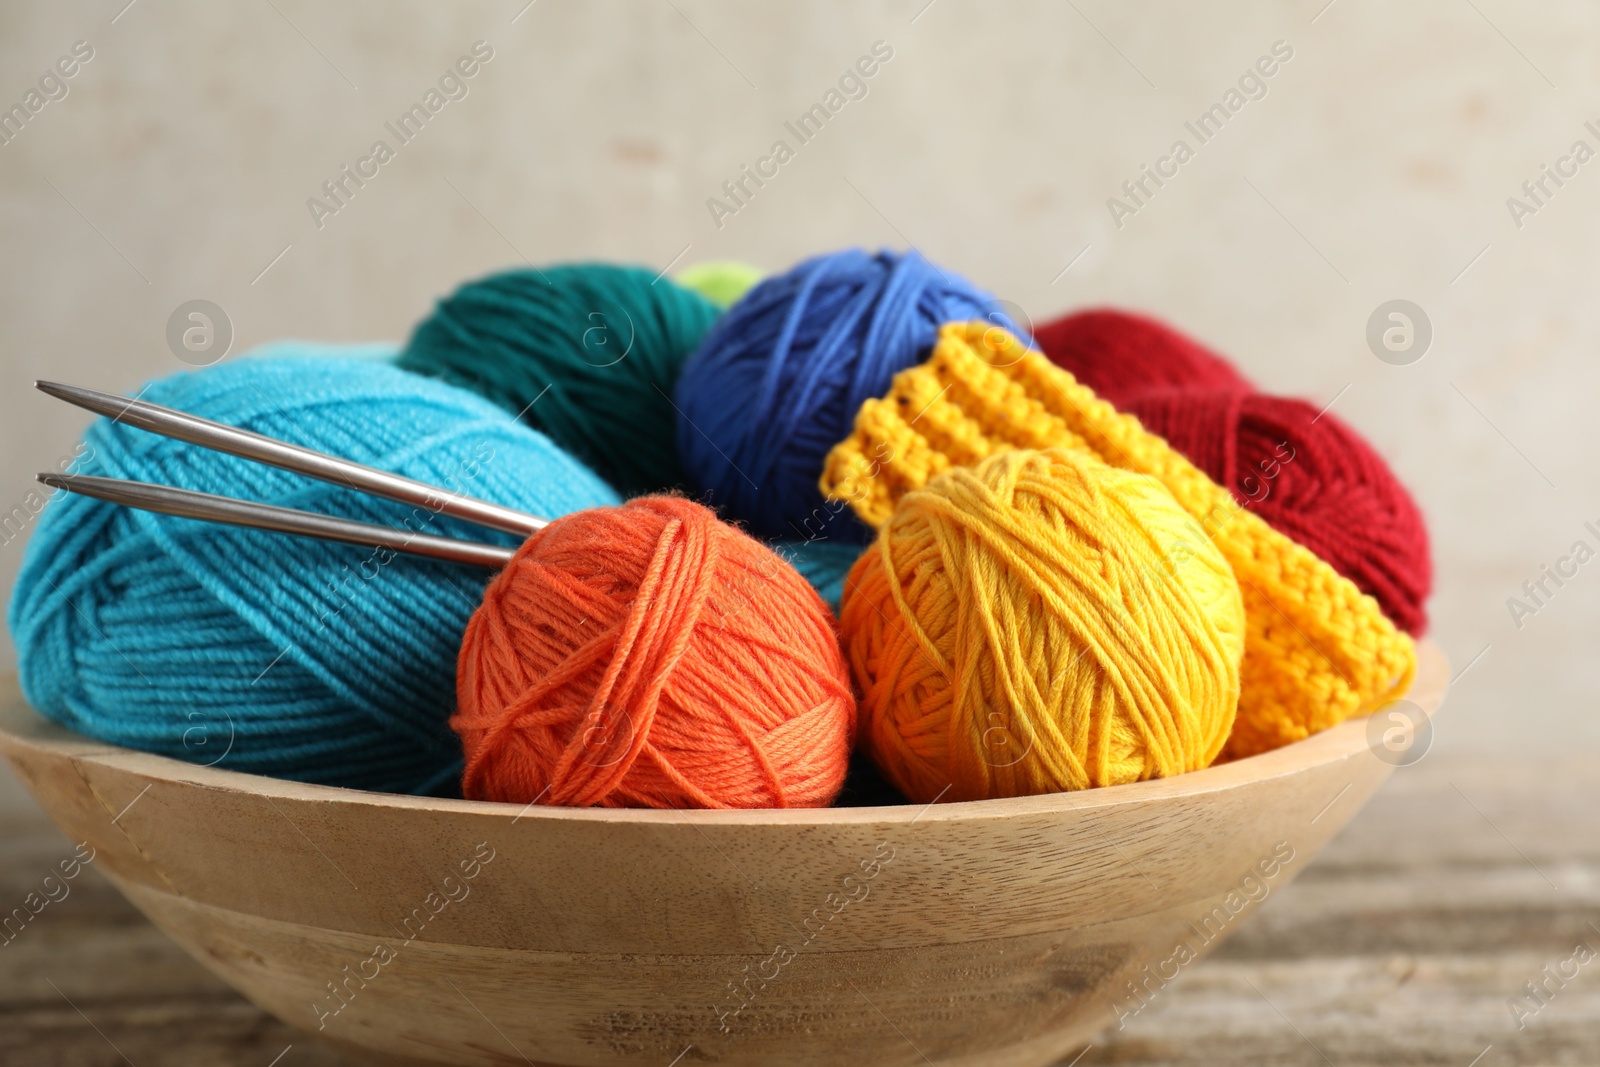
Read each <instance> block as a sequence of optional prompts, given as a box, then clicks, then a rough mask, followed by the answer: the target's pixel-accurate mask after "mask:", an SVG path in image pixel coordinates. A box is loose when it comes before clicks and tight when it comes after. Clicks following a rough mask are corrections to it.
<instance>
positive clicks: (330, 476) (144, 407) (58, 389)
mask: <svg viewBox="0 0 1600 1067" xmlns="http://www.w3.org/2000/svg"><path fill="white" fill-rule="evenodd" d="M33 385H34V388H35V389H38V390H39V391H40V392H43V393H48V394H49V395H51V396H53V397H55V398H57V399H58V400H65V401H66V402H67V403H69V404H74V405H76V406H78V407H80V408H84V409H86V410H88V411H92V412H94V413H96V414H97V415H104V416H105V417H106V418H108V419H112V420H113V421H116V422H124V423H127V424H128V425H130V426H135V427H138V428H139V429H141V430H149V431H150V432H151V433H156V434H160V435H161V436H163V437H171V438H174V439H176V440H179V441H186V442H188V443H189V444H192V445H200V446H201V447H202V448H210V449H214V450H216V451H218V452H226V453H228V454H229V455H231V456H239V457H241V458H243V459H249V460H255V461H256V462H258V463H265V464H267V465H269V466H272V467H278V468H280V469H281V470H286V471H293V472H294V473H296V474H304V475H306V476H307V477H309V478H316V479H318V480H320V481H324V482H332V483H333V484H335V485H344V486H348V487H349V488H352V489H359V490H362V491H364V492H368V493H372V494H374V495H376V496H381V497H386V498H388V499H390V500H398V501H400V502H401V503H403V504H416V505H419V506H421V507H425V508H427V509H428V510H429V511H432V512H435V513H443V514H445V515H450V516H453V517H455V518H458V519H465V520H466V521H468V522H474V523H477V524H478V525H480V526H487V527H489V528H490V529H494V530H504V531H506V532H507V533H514V534H519V535H521V536H523V537H527V536H528V535H530V534H532V533H535V532H536V531H538V530H541V529H543V528H544V527H545V526H546V525H547V522H546V520H544V519H541V518H539V517H538V516H537V515H529V514H526V513H525V512H521V511H517V510H516V509H515V508H508V507H503V506H502V505H500V504H494V503H490V502H489V501H487V500H479V499H477V498H475V497H470V496H465V495H463V494H460V493H450V492H447V491H446V490H443V489H439V488H437V487H435V486H432V485H428V484H426V483H425V482H418V481H413V480H412V479H410V478H405V477H402V476H400V475H398V474H390V473H389V472H387V471H380V470H376V469H374V468H372V467H366V466H363V465H362V464H360V463H355V462H352V461H350V460H347V459H339V458H338V457H336V456H329V455H325V454H323V453H321V452H317V451H314V450H312V449H309V448H302V447H301V446H299V445H291V444H289V443H288V442H287V441H279V440H276V439H275V438H271V437H266V436H263V435H262V434H258V433H251V432H250V431H249V430H241V429H239V428H238V427H237V426H227V425H224V424H223V423H220V422H212V421H211V420H210V419H202V418H201V417H199V416H198V415H190V414H189V413H188V412H185V411H176V410H174V409H172V408H167V407H162V406H161V405H160V404H152V403H150V402H149V401H146V400H129V399H128V398H126V397H121V396H118V395H116V394H115V393H103V392H101V391H100V390H98V389H85V388H83V387H82V386H77V385H62V384H61V383H59V382H34V383H33ZM157 488H165V487H164V486H158V487H157ZM181 491H182V490H174V492H181ZM217 499H227V498H225V497H219V498H217ZM360 543H363V544H365V543H366V542H360Z"/></svg>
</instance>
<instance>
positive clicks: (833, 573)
mask: <svg viewBox="0 0 1600 1067" xmlns="http://www.w3.org/2000/svg"><path fill="white" fill-rule="evenodd" d="M772 550H773V551H774V552H776V553H777V554H778V555H780V556H782V557H783V558H784V559H785V560H787V561H788V562H789V565H790V566H792V567H793V568H794V569H795V570H797V571H799V572H800V577H802V578H804V579H805V580H806V581H808V582H810V583H811V588H813V589H815V590H816V591H817V595H818V596H820V597H822V600H823V603H825V604H827V605H828V607H829V608H831V609H833V610H834V611H838V610H839V601H840V599H841V598H842V597H843V596H844V581H845V577H846V575H848V574H849V573H850V568H851V567H853V566H855V562H856V560H858V559H860V558H861V553H862V551H863V549H862V546H860V545H858V544H854V543H852V542H845V541H794V540H785V541H773V542H772Z"/></svg>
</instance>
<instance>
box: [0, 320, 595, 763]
mask: <svg viewBox="0 0 1600 1067" xmlns="http://www.w3.org/2000/svg"><path fill="white" fill-rule="evenodd" d="M318 351H319V349H318V347H317V346H304V350H303V351H302V353H301V355H303V356H312V357H315V356H316V355H317V352H318ZM142 395H143V398H144V399H146V400H150V401H152V402H154V403H157V404H165V405H167V406H170V407H175V408H178V409H180V410H183V411H188V412H192V413H194V414H197V415H201V416H204V417H206V418H210V419H215V420H217V421H219V422H224V423H228V424H230V425H234V426H240V427H243V428H245V429H249V430H254V431H256V432H258V433H263V434H267V435H269V436H272V437H277V438H280V439H282V440H286V441H290V442H293V443H295V444H301V445H305V446H307V447H310V448H314V449H318V450H320V451H324V452H328V453H331V454H333V455H337V456H342V457H345V458H348V459H353V460H356V461H357V462H360V463H365V464H369V465H371V466H374V467H379V468H382V469H384V470H389V471H394V472H396V473H399V474H403V475H406V476H408V477H411V478H416V479H418V480H420V481H424V482H428V483H430V484H433V485H439V486H442V487H444V488H447V489H454V490H457V491H459V492H463V493H467V494H469V495H472V496H478V497H482V498H484V499H487V500H493V501H496V502H498V503H502V504H506V505H509V506H511V507H515V508H519V509H522V510H525V511H529V512H532V513H533V514H536V515H541V516H544V517H546V518H554V517H556V516H560V515H564V514H567V513H568V512H572V511H576V510H580V509H583V508H589V507H596V506H602V505H612V504H616V503H618V502H619V500H618V497H617V495H616V493H615V492H613V491H612V490H611V489H610V488H609V487H608V486H606V485H605V483H603V482H602V481H601V480H600V479H599V478H598V477H596V476H595V475H594V474H592V473H591V472H590V471H589V470H587V469H586V468H584V467H583V466H582V465H580V464H579V463H578V462H576V461H575V460H574V459H572V458H571V457H570V456H568V455H567V454H566V453H564V452H562V451H561V450H560V449H559V448H557V447H556V446H555V445H554V444H552V443H551V442H550V441H549V440H548V439H546V438H545V437H544V436H542V435H541V434H539V433H537V432H535V431H533V430H529V429H528V428H526V427H524V426H520V425H518V424H517V423H515V422H514V421H512V419H511V418H510V417H509V416H507V415H506V414H505V413H504V412H502V411H501V410H500V409H498V408H496V407H495V406H494V405H492V404H490V403H489V402H488V401H485V400H483V399H481V398H480V397H476V396H473V395H472V394H470V393H468V392H466V391H464V390H461V389H456V388H454V387H452V386H449V385H445V384H443V383H441V382H435V381H429V380H427V379H424V378H420V377H417V376H415V375H411V374H407V373H405V372H404V371H400V370H397V369H395V368H393V367H390V366H386V365H384V364H382V363H375V362H358V361H343V360H321V359H317V358H286V359H253V358H252V359H240V360H237V361H230V362H228V363H224V364H220V365H218V366H215V367H212V368H209V369H206V370H202V371H198V372H191V373H185V374H179V375H176V376H173V377H170V378H165V379H161V380H158V381H155V382H153V383H151V384H150V385H149V386H148V387H147V389H146V391H145V392H144V393H143V394H142ZM85 444H86V446H87V447H86V449H85V452H84V458H85V462H83V463H81V464H80V466H79V470H80V472H81V473H85V474H99V475H107V476H111V477H118V478H129V479H133V480H136V481H144V482H157V483H162V484H166V485H174V486H179V487H181V488H186V489H197V490H201V491H204V492H211V493H218V494H221V495H225V496H236V497H241V498H244V499H249V500H259V501H263V502H266V503H270V504H277V505H281V506H284V507H292V508H299V509H303V510H310V511H318V512H324V513H327V514H334V515H340V516H344V517H348V518H354V519H359V520H362V521H365V522H374V523H382V524H384V525H388V526H393V527H404V528H407V529H411V530H415V531H419V532H424V533H433V534H439V535H442V536H450V537H466V538H472V539H475V540H486V541H496V542H498V543H501V544H508V545H509V544H515V543H516V538H515V537H514V536H513V535H509V534H503V533H496V532H493V531H489V530H485V529H483V528H482V527H478V526H473V525H470V524H467V523H462V522H459V521H456V520H453V519H448V518H443V517H440V516H437V515H434V514H433V513H432V512H430V511H429V510H427V509H425V508H421V509H419V508H414V507H411V506H408V505H403V504H396V503H393V502H390V501H384V500H378V499H375V498H373V497H369V496H367V495H365V494H362V493H358V492H355V491H353V490H350V489H346V488H343V487H339V486H335V485H331V484H328V483H324V482H318V481H313V480H311V479H308V478H304V477H301V476H299V475H294V474H288V473H285V472H283V471H280V470H275V469H273V468H271V467H266V466H263V465H261V464H257V463H251V462H248V461H245V460H242V459H236V458H234V457H231V456H225V455H222V454H220V453H217V452H212V451H208V450H206V449H202V448H198V447H196V446H193V445H187V444H183V443H181V442H177V441H173V440H170V439H167V438H164V437H159V436H156V435H154V434H150V433H146V432H144V431H141V430H136V429H132V428H130V427H128V426H126V425H124V424H120V423H112V422H110V421H108V420H105V419H101V420H98V421H97V422H95V423H94V424H93V425H92V426H91V427H90V429H89V431H88V433H87V434H86V436H85ZM490 577H491V575H490V572H488V571H486V570H483V569H480V568H475V567H467V566H462V565H457V564H450V563H443V562H434V561H429V560H421V559H416V558H413V557H410V556H404V555H397V554H393V553H388V552H385V551H384V550H374V549H368V548H362V547H358V546H351V545H340V544H332V543H328V542H324V541H318V540H313V539H309V538H302V537H294V536H287V535H282V534H273V533H265V532H257V531H252V530H244V529H240V528H236V527H229V526H220V525H216V524H213V523H207V522H200V521H195V520H190V519H180V518H173V517H170V516H164V515H155V514H151V513H148V512H143V511H135V510H132V509H128V508H123V507H118V506H115V505H111V504H106V503H103V502H101V501H98V500H92V499H90V498H88V497H83V496H75V495H72V494H68V493H58V494H57V495H56V496H55V498H54V499H52V500H51V501H50V503H49V504H48V506H47V507H46V508H45V510H44V512H43V513H42V515H41V516H40V519H39V522H38V525H37V527H36V529H35V531H34V534H33V537H32V540H31V541H30V542H29V544H28V547H27V550H26V552H25V553H24V557H23V564H22V571H21V573H20V574H19V576H18V578H17V584H16V588H15V590H14V593H13V596H12V600H11V605H10V612H9V622H10V626H11V632H12V635H13V636H14V638H15V640H16V645H17V652H18V664H19V670H20V674H21V682H22V688H23V692H24V693H25V694H26V696H27V698H28V700H29V702H30V703H31V704H32V705H33V706H34V707H35V708H37V709H38V710H39V711H40V712H42V713H43V714H45V715H47V716H49V717H50V718H52V719H55V720H56V721H58V722H60V723H62V724H63V725H65V726H67V727H70V728H71V729H73V730H76V731H78V732H79V733H83V734H87V735H88V736H90V737H94V738H98V739H100V740H103V741H109V742H111V743H114V744H118V745H124V746H127V747H130V748H137V749H142V750H144V751H147V752H155V753H160V754H162V755H166V756H173V757H177V758H179V759H185V760H189V761H191V762H197V763H203V764H215V765H218V766H221V767H224V768H228V769H232V770H240V771H249V772H254V773H258V774H267V775H274V776H279V777H285V778H293V779H297V780H300V781H305V782H316V783H321V784H325V785H339V786H351V787H356V788H363V789H373V790H382V791H386V792H396V793H428V792H448V791H450V790H453V789H454V788H455V784H456V783H455V781H454V779H455V778H456V776H457V775H458V774H459V770H460V764H461V750H460V746H459V744H458V742H457V740H456V737H455V735H454V734H453V733H452V732H451V730H450V727H449V725H448V719H449V717H450V714H451V712H452V710H453V708H454V705H455V672H456V656H457V653H458V651H459V647H460V642H461V638H462V634H463V633H464V631H465V629H466V625H467V619H468V617H469V616H470V615H471V614H472V612H473V610H474V609H475V608H476V607H477V606H478V602H479V599H480V597H481V594H482V592H483V589H484V586H485V585H486V584H487V582H488V580H489V578H490Z"/></svg>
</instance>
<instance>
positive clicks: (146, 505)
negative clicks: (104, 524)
mask: <svg viewBox="0 0 1600 1067" xmlns="http://www.w3.org/2000/svg"><path fill="white" fill-rule="evenodd" d="M35 477H37V478H38V480H39V481H40V482H42V483H44V484H45V485H48V486H50V487H51V488H52V489H65V490H66V491H67V492H69V493H78V494H80V495H82V496H91V497H94V498H95V499H96V500H104V501H107V502H108V503H112V504H121V505H124V506H126V507H130V508H138V509H139V510H141V511H154V512H158V513H160V514H162V515H176V516H178V517H180V518H185V519H201V520H203V521H206V522H220V523H224V524H226V525H229V526H244V527H247V528H249V529H252V530H269V531H272V532H274V533H286V534H295V535H298V536H300V537H316V538H320V539H321V540H324V541H339V542H342V543H344V544H350V545H363V546H365V547H368V548H385V549H389V550H391V551H394V552H404V553H407V554H409V555H413V556H424V557H426V558H428V559H442V560H448V561H450V562H452V563H470V564H473V565H475V566H479V567H489V568H491V569H494V570H498V569H500V568H502V567H504V566H505V565H506V564H507V563H509V562H511V557H512V556H514V555H515V554H516V550H515V549H511V548H505V547H502V546H500V545H486V544H482V543H480V542H477V541H458V540H456V539H454V538H450V537H435V536H433V535H432V534H414V533H411V532H409V531H407V530H396V529H393V528H391V527H388V526H375V525H372V524H371V523H365V522H357V521H355V520H354V519H341V518H338V517H336V516H333V515H320V514H317V513H315V512H310V511H297V510H295V509H294V508H281V507H278V506H276V505H274V504H259V503H255V502H254V501H249V500H235V499H233V498H232V497H226V496H216V495H214V494H211V493H199V492H195V491H194V490H192V489H174V488H173V487H172V486H170V485H151V484H150V483H148V482H130V481H124V480H122V479H120V478H100V477H96V476H94V475H88V474H38V475H35Z"/></svg>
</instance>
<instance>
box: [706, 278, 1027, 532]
mask: <svg viewBox="0 0 1600 1067" xmlns="http://www.w3.org/2000/svg"><path fill="white" fill-rule="evenodd" d="M971 319H992V320H993V321H995V322H996V323H999V324H1001V325H1004V326H1006V327H1007V328H1012V323H1011V322H1010V320H1009V319H1008V318H1006V317H1005V316H1004V314H1003V312H1001V311H1000V308H999V302H998V301H996V300H995V299H994V298H993V297H991V296H989V295H988V294H987V293H984V292H983V291H982V290H980V289H978V288H977V287H975V286H974V285H972V284H971V283H970V282H968V281H966V280H965V279H963V278H960V277H957V276H956V275H953V274H951V273H949V272H948V271H943V270H940V269H939V268H938V267H935V266H934V265H933V264H931V263H929V262H928V261H927V260H925V259H923V258H922V257H921V256H919V255H917V254H916V253H915V252H908V253H906V254H904V255H898V254H896V253H894V252H879V253H878V254H876V255H870V254H868V253H867V252H864V251H862V250H860V249H849V250H847V251H843V252H833V253H829V254H827V255H822V256H817V257H815V258H813V259H808V260H806V261H805V262H804V263H801V264H800V265H799V266H797V267H795V268H794V269H792V270H790V271H789V272H788V273H786V274H781V275H777V276H776V277H772V278H768V279H767V280H766V281H764V282H761V283H760V284H759V285H757V286H756V287H755V288H754V289H752V290H750V292H749V293H747V294H746V295H745V296H744V298H743V299H741V300H740V301H739V302H738V303H736V304H734V305H733V307H732V308H730V309H729V310H728V311H727V313H726V314H724V315H723V317H722V318H721V319H719V320H718V321H717V324H716V325H715V326H713V327H712V328H711V332H710V333H709V334H708V335H707V336H706V338H705V340H704V341H703V342H701V344H700V347H699V348H698V349H697V350H696V351H695V353H694V354H693V355H692V356H691V357H690V358H689V360H688V362H687V363H686V364H685V365H684V369H683V376H682V377H681V378H680V379H679V381H678V386H677V389H676V391H675V393H676V400H677V405H678V410H679V418H678V450H679V455H680V456H681V457H682V460H683V464H684V467H685V469H686V470H687V471H688V473H689V476H690V478H691V479H692V480H693V481H694V482H695V484H696V487H697V488H698V489H700V490H702V491H704V492H705V493H706V494H707V497H708V499H709V501H710V502H711V503H712V504H713V505H714V506H716V507H718V508H721V509H722V510H723V511H724V512H725V513H726V514H727V515H728V516H730V517H732V518H736V519H740V520H742V521H743V522H744V523H745V524H746V525H747V526H748V527H749V529H750V531H751V532H752V533H754V534H756V535H757V536H760V537H791V538H799V539H803V540H810V539H827V540H833V541H851V542H855V543H862V542H865V541H866V540H868V539H869V538H870V536H871V532H870V531H869V530H867V528H866V527H865V526H863V525H862V524H861V522H860V521H858V520H857V519H856V518H855V516H854V515H853V514H852V513H851V512H850V509H849V508H845V507H840V506H838V505H835V504H828V503H826V502H825V501H824V500H823V497H822V492H821V490H820V489H818V488H817V480H818V479H819V478H820V477H821V476H822V464H823V460H824V459H825V458H826V457H827V454H828V451H829V449H831V448H833V446H834V445H836V444H838V443H839V442H840V441H842V440H844V438H845V437H847V436H849V434H850V431H851V430H852V428H853V427H854V425H855V417H856V412H857V410H859V409H860V407H861V404H862V402H863V401H865V400H867V399H868V398H869V397H876V396H881V395H882V394H883V393H884V392H886V391H887V390H888V388H889V384H890V381H891V380H892V379H893V378H894V376H895V374H896V373H898V372H899V371H902V370H905V369H906V368H907V367H911V366H915V365H916V364H918V363H920V362H922V361H923V360H924V359H925V358H926V357H927V355H928V352H929V350H930V349H931V348H932V347H933V343H934V341H935V340H936V339H937V337H938V332H939V327H940V326H942V325H944V324H945V323H947V322H956V321H967V320H971Z"/></svg>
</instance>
